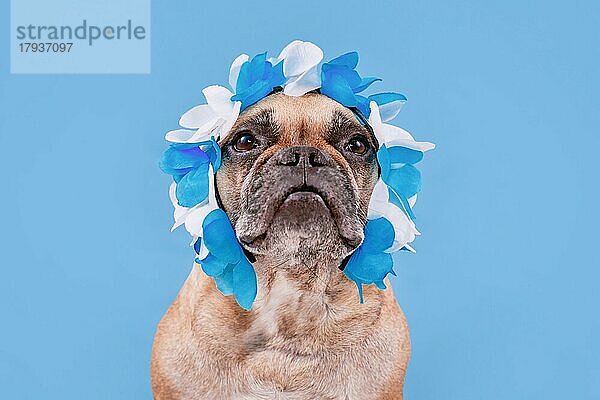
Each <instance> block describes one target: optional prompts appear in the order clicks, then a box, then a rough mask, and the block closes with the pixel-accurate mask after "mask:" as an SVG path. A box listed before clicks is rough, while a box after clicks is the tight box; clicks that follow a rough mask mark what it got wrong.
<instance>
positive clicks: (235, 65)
mask: <svg viewBox="0 0 600 400" xmlns="http://www.w3.org/2000/svg"><path fill="white" fill-rule="evenodd" d="M249 58H250V57H249V56H248V54H240V55H239V56H237V57H236V59H235V60H233V62H232V63H231V67H230V68H229V86H231V89H233V91H234V93H235V87H236V84H237V80H238V76H239V75H240V68H241V66H242V64H243V63H245V62H246V61H248V59H249Z"/></svg>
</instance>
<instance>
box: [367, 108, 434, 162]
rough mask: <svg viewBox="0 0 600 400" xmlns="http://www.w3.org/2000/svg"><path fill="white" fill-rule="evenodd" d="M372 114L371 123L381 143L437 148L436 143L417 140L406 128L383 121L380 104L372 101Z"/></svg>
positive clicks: (414, 147)
mask: <svg viewBox="0 0 600 400" xmlns="http://www.w3.org/2000/svg"><path fill="white" fill-rule="evenodd" d="M370 106H371V114H370V115H369V125H371V127H372V128H373V133H375V137H376V138H377V141H378V142H379V145H380V146H381V145H385V146H386V147H388V148H389V147H392V146H402V147H407V148H409V149H413V150H419V151H423V152H425V151H428V150H431V149H433V148H435V144H433V143H429V142H417V141H415V139H414V138H413V137H412V136H411V134H410V133H408V132H407V131H405V130H404V129H402V128H400V127H397V126H394V125H390V124H386V123H384V122H382V119H381V115H380V113H379V106H378V105H377V103H375V102H374V101H372V102H371V103H370Z"/></svg>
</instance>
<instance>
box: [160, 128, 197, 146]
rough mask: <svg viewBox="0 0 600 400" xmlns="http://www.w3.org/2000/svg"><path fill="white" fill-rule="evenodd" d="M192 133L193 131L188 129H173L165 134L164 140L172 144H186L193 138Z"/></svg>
mask: <svg viewBox="0 0 600 400" xmlns="http://www.w3.org/2000/svg"><path fill="white" fill-rule="evenodd" d="M194 133H195V131H191V130H188V129H175V130H173V131H169V132H167V134H166V135H165V139H166V140H168V141H169V142H174V143H186V142H187V141H188V140H190V138H191V137H192V136H194Z"/></svg>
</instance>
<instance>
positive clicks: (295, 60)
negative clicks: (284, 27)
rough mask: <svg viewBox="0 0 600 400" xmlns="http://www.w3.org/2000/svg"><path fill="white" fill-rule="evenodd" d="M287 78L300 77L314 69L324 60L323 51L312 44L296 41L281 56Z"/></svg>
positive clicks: (279, 58)
mask: <svg viewBox="0 0 600 400" xmlns="http://www.w3.org/2000/svg"><path fill="white" fill-rule="evenodd" d="M278 60H279V61H281V60H283V74H284V75H285V77H291V76H298V75H301V74H303V73H305V72H306V71H308V70H310V69H313V68H314V67H315V66H317V65H318V64H319V63H320V62H321V60H323V50H321V49H320V48H319V47H318V46H317V45H315V44H314V43H311V42H302V41H300V40H294V41H293V42H291V43H290V44H288V45H287V46H286V47H285V48H284V49H283V50H282V51H281V53H280V54H279V57H278Z"/></svg>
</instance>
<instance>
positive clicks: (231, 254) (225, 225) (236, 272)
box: [194, 208, 257, 310]
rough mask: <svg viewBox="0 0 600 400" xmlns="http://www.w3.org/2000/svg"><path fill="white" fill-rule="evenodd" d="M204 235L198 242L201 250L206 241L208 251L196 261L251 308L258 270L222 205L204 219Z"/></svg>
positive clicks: (223, 290)
mask: <svg viewBox="0 0 600 400" xmlns="http://www.w3.org/2000/svg"><path fill="white" fill-rule="evenodd" d="M202 230H203V238H200V239H198V241H197V242H196V243H195V244H194V249H195V250H196V253H197V254H199V253H200V243H201V241H203V243H204V246H206V248H207V250H208V255H206V256H205V257H204V258H202V259H196V262H197V263H199V264H200V265H201V266H202V270H203V271H204V273H205V274H206V275H208V276H211V277H213V278H214V279H215V283H216V285H217V288H218V289H219V290H220V291H221V293H223V294H224V295H230V294H233V296H234V298H235V301H237V303H238V304H239V305H240V306H241V307H242V308H244V309H246V310H249V309H250V308H251V307H252V303H253V302H254V299H255V297H256V291H257V289H256V287H257V285H256V273H255V272H254V268H253V267H252V264H250V262H249V261H248V259H247V258H246V256H245V255H244V253H243V251H242V248H241V246H240V244H239V242H238V240H237V237H236V236H235V232H234V230H233V227H232V226H231V222H230V221H229V218H228V217H227V214H225V212H224V211H223V210H221V209H220V208H217V209H215V210H213V211H211V212H210V213H209V214H208V215H207V216H206V218H205V219H204V221H203V222H202Z"/></svg>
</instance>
